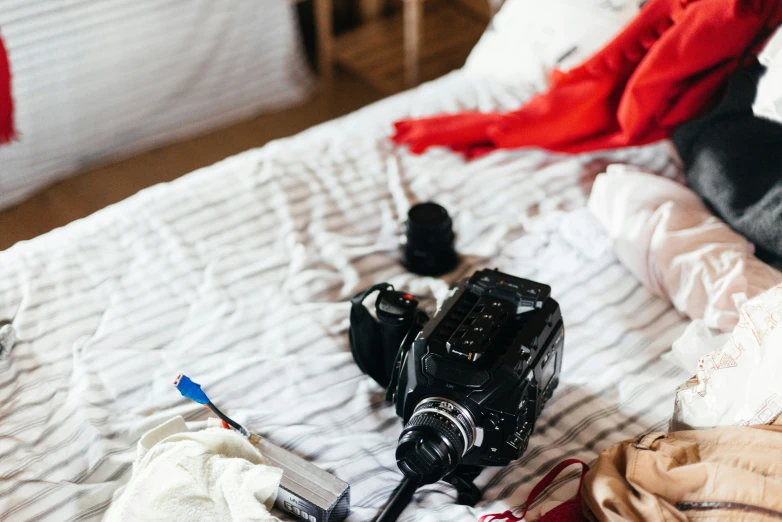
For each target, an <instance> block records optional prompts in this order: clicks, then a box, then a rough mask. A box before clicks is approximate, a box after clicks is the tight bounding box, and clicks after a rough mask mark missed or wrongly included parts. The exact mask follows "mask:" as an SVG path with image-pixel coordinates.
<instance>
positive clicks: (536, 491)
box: [478, 459, 589, 522]
mask: <svg viewBox="0 0 782 522" xmlns="http://www.w3.org/2000/svg"><path fill="white" fill-rule="evenodd" d="M573 464H580V465H581V479H580V480H579V481H578V493H576V495H575V496H574V497H573V498H578V496H579V493H580V492H581V486H582V485H583V484H584V476H585V475H586V473H587V471H589V466H588V465H587V463H586V462H583V461H581V460H579V459H565V460H563V461H562V462H560V463H559V464H557V465H556V466H554V468H553V469H552V470H551V471H549V472H548V473H547V474H546V476H545V477H543V478H542V479H540V481H538V483H537V484H535V487H534V488H532V491H530V493H529V495H528V496H527V501H526V502H525V503H524V513H522V514H521V516H516V515H514V514H513V511H511V510H508V511H505V512H504V513H490V514H488V515H483V516H482V517H481V518H480V519H478V522H492V521H494V520H512V521H514V522H518V521H519V520H522V519H523V518H524V517H525V516H527V511H528V510H529V508H530V506H531V505H532V503H533V502H534V501H535V499H536V498H538V496H539V495H540V494H541V493H543V491H544V490H545V489H546V488H547V487H549V486H550V485H551V483H552V482H554V479H555V478H557V476H558V475H559V474H560V473H562V470H564V469H565V468H567V467H568V466H572V465H573Z"/></svg>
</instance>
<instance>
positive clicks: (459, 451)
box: [405, 411, 465, 456]
mask: <svg viewBox="0 0 782 522" xmlns="http://www.w3.org/2000/svg"><path fill="white" fill-rule="evenodd" d="M416 427H428V428H431V429H433V430H434V431H436V432H437V433H439V434H440V436H441V437H443V438H444V439H445V440H446V441H447V442H448V443H449V444H450V446H451V447H452V448H453V450H454V452H455V453H456V455H457V456H460V455H463V454H464V448H465V441H464V437H463V436H462V434H461V432H460V431H459V429H458V428H457V427H456V426H454V424H453V422H452V421H451V420H450V419H448V418H446V417H444V416H442V415H440V414H438V413H434V412H431V411H426V412H422V413H420V414H419V415H415V416H414V417H412V418H411V419H410V421H409V422H408V423H407V424H406V425H405V428H416Z"/></svg>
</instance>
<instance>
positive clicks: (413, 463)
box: [396, 397, 476, 484]
mask: <svg viewBox="0 0 782 522" xmlns="http://www.w3.org/2000/svg"><path fill="white" fill-rule="evenodd" d="M475 435H476V429H475V421H474V420H473V419H472V416H471V415H470V414H469V412H468V411H467V409H466V408H464V407H463V406H461V405H459V404H457V403H455V402H453V401H451V400H449V399H444V398H441V397H430V398H427V399H424V400H422V401H421V402H419V403H418V405H417V406H416V408H415V410H414V411H413V415H411V417H410V420H408V421H407V424H405V428H404V429H403V430H402V435H401V436H400V437H399V443H398V444H397V448H396V460H397V464H398V466H399V469H400V470H402V473H404V474H405V476H406V477H408V478H410V479H412V480H415V481H417V482H418V483H419V484H431V483H434V482H437V481H438V480H440V479H442V478H443V477H444V476H445V475H447V474H448V473H450V472H451V471H453V470H454V469H455V468H456V466H457V465H458V464H459V463H460V462H461V458H462V457H463V456H464V455H465V454H466V453H467V452H468V451H469V450H470V449H471V448H472V445H473V443H474V441H475Z"/></svg>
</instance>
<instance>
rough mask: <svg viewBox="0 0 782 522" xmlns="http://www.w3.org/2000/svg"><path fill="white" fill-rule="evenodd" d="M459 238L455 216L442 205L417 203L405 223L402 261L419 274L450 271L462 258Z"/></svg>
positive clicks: (434, 274) (433, 274)
mask: <svg viewBox="0 0 782 522" xmlns="http://www.w3.org/2000/svg"><path fill="white" fill-rule="evenodd" d="M455 237H456V236H455V235H454V233H453V222H452V221H451V216H449V215H448V211H447V210H445V209H444V208H443V207H442V206H440V205H438V204H437V203H434V202H431V201H429V202H426V203H419V204H417V205H414V206H413V207H412V208H411V209H410V211H409V212H408V213H407V221H405V225H404V240H403V242H402V264H403V265H404V266H405V267H406V268H407V269H408V270H410V271H411V272H413V273H415V274H421V275H428V276H438V275H442V274H447V273H448V272H450V271H451V270H453V269H454V267H456V263H457V261H458V256H457V255H456V250H455V249H454V240H455Z"/></svg>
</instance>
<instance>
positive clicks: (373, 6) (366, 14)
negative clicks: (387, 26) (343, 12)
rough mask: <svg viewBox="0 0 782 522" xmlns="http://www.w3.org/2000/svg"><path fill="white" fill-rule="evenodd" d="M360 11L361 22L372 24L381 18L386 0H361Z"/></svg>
mask: <svg viewBox="0 0 782 522" xmlns="http://www.w3.org/2000/svg"><path fill="white" fill-rule="evenodd" d="M358 7H359V11H361V20H362V21H364V22H371V21H373V20H377V19H378V18H380V15H381V14H383V8H384V7H385V0H359V2H358Z"/></svg>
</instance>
